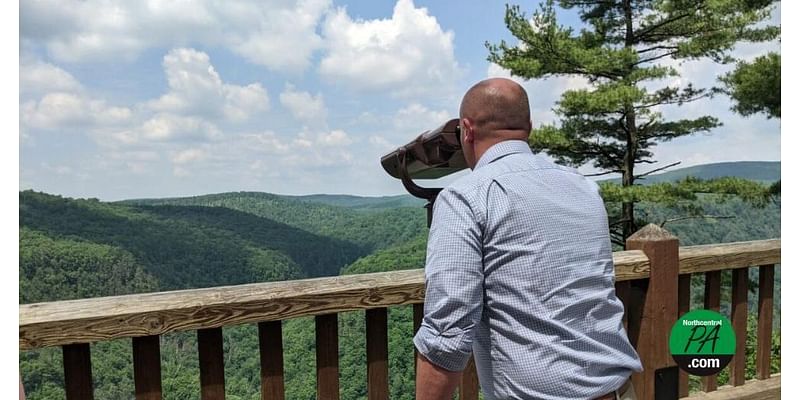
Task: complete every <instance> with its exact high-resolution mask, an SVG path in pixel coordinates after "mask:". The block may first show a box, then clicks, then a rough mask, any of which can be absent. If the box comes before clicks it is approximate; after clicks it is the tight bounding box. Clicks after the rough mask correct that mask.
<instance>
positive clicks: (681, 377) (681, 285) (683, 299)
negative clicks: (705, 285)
mask: <svg viewBox="0 0 800 400" xmlns="http://www.w3.org/2000/svg"><path fill="white" fill-rule="evenodd" d="M691 297H692V274H685V275H680V276H678V316H681V315H683V314H686V313H687V312H689V309H690V308H691V305H692V304H691V303H692V299H691ZM678 396H679V397H688V396H689V374H687V373H686V371H680V372H679V373H678Z"/></svg>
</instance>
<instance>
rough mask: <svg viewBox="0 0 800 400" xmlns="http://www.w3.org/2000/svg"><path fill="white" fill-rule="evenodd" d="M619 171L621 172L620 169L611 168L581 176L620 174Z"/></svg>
mask: <svg viewBox="0 0 800 400" xmlns="http://www.w3.org/2000/svg"><path fill="white" fill-rule="evenodd" d="M621 173H622V170H621V169H612V170H610V171H606V172H598V173H596V174H586V175H583V176H586V177H589V176H602V175H608V174H621Z"/></svg>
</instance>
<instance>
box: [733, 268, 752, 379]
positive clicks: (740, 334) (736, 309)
mask: <svg viewBox="0 0 800 400" xmlns="http://www.w3.org/2000/svg"><path fill="white" fill-rule="evenodd" d="M748 269H749V268H737V269H734V270H733V274H732V275H733V277H732V279H731V280H732V282H731V291H732V293H731V325H733V332H734V333H735V334H736V352H735V353H734V354H733V360H731V380H730V384H732V385H733V386H742V385H744V372H745V354H744V353H745V343H746V342H747V285H748V283H749V279H748V277H747V271H748Z"/></svg>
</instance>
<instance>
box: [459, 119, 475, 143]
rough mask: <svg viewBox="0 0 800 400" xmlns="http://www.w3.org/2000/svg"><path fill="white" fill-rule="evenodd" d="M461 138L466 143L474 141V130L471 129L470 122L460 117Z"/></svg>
mask: <svg viewBox="0 0 800 400" xmlns="http://www.w3.org/2000/svg"><path fill="white" fill-rule="evenodd" d="M461 140H463V141H464V142H467V143H473V142H474V141H475V130H474V129H473V126H472V122H471V121H470V120H468V119H466V118H462V119H461Z"/></svg>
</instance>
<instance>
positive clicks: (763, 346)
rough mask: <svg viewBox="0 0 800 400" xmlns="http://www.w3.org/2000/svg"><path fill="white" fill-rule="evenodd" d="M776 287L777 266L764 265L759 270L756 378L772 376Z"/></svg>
mask: <svg viewBox="0 0 800 400" xmlns="http://www.w3.org/2000/svg"><path fill="white" fill-rule="evenodd" d="M774 285H775V266H774V265H762V266H761V267H760V268H759V269H758V336H757V339H756V341H757V342H758V343H757V345H756V377H757V378H758V379H767V378H769V376H770V367H771V366H770V356H771V355H772V293H773V291H774Z"/></svg>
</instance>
